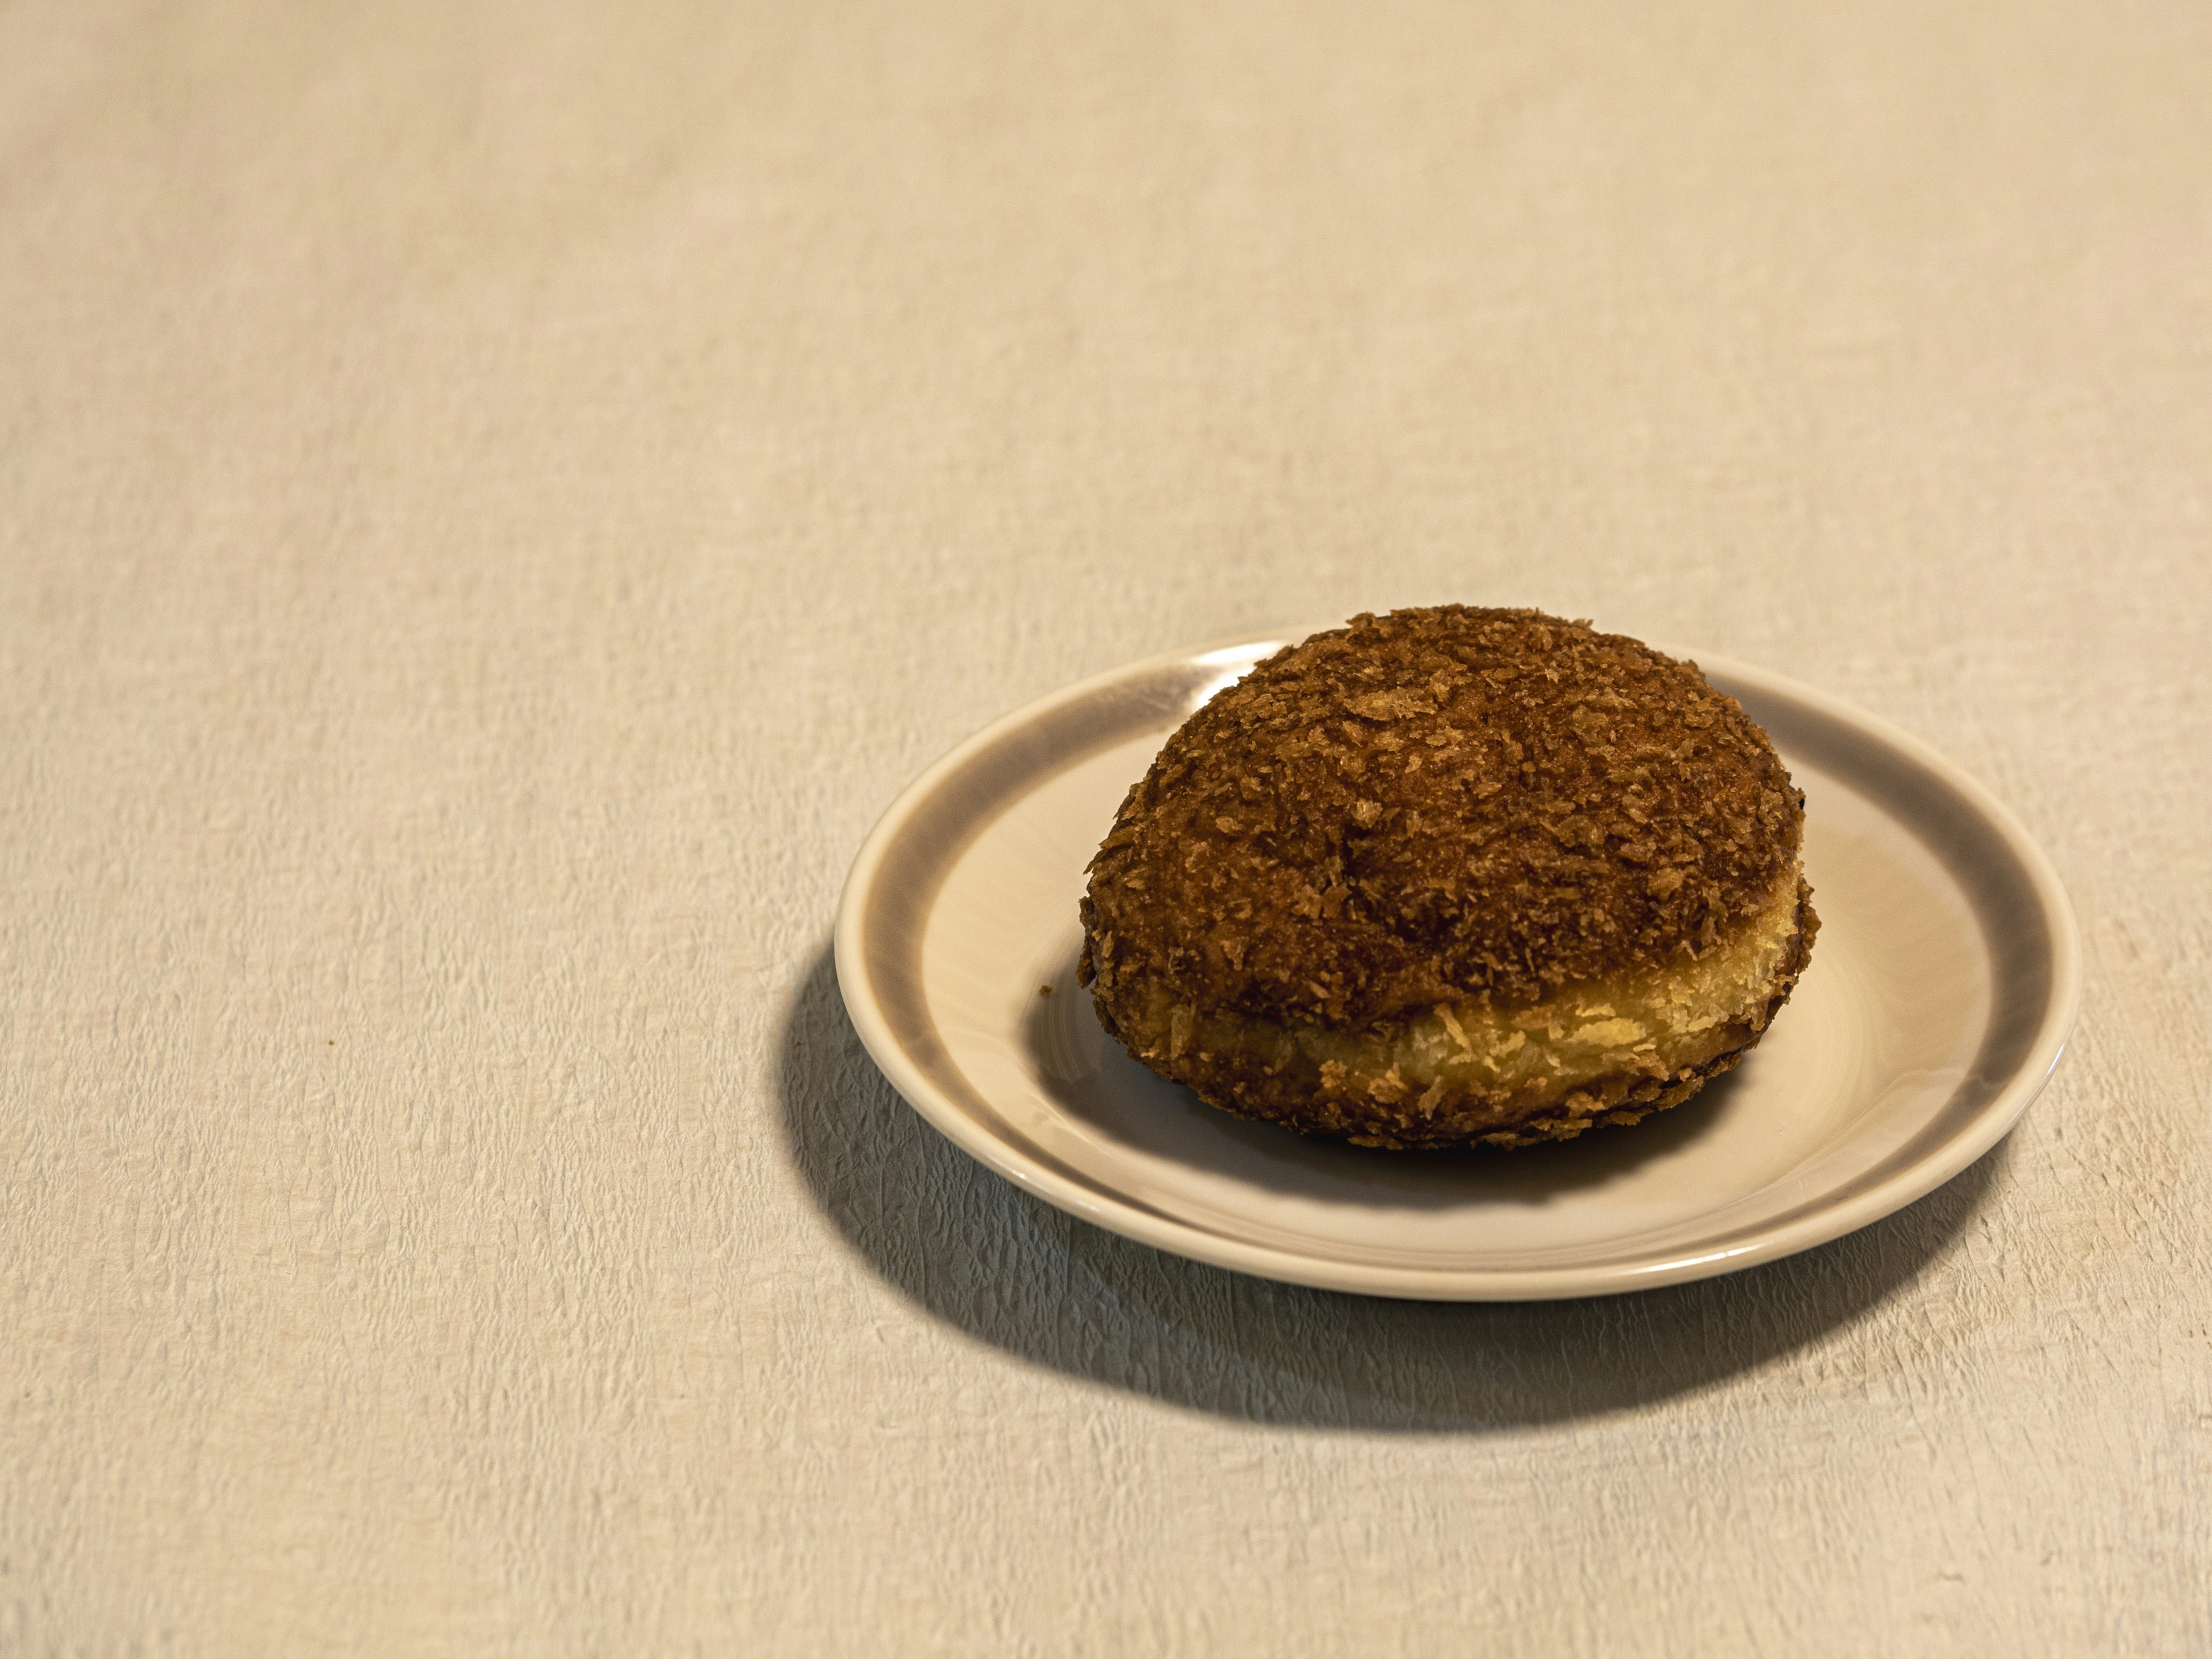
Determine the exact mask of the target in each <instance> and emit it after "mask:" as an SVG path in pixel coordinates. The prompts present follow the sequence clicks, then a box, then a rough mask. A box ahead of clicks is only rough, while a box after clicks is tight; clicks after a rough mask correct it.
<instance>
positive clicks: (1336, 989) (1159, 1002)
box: [1078, 605, 1818, 1147]
mask: <svg viewBox="0 0 2212 1659" xmlns="http://www.w3.org/2000/svg"><path fill="white" fill-rule="evenodd" d="M1803 805H1804V797H1803V796H1802V794H1801V793H1799V792H1798V791H1797V790H1796V788H1794V787H1792V786H1791V784H1790V776H1789V774H1788V773H1787V772H1785V771H1784V769H1783V766H1782V763H1781V761H1780V759H1779V758H1778V757H1777V756H1776V754H1775V752H1774V748H1773V745H1772V744H1771V743H1769V742H1768V741H1767V738H1766V734H1765V732H1762V731H1760V730H1759V727H1758V726H1756V725H1754V724H1753V722H1752V720H1750V718H1749V717H1748V716H1747V715H1746V714H1745V713H1744V712H1743V709H1742V708H1741V706H1740V705H1739V704H1738V703H1737V702H1735V699H1734V698H1732V697H1728V696H1723V695H1722V694H1721V693H1720V692H1718V691H1716V690H1713V688H1712V687H1711V685H1710V684H1707V683H1706V681H1705V677H1704V675H1702V674H1701V673H1699V671H1698V669H1697V666H1696V665H1695V664H1692V663H1686V662H1677V661H1675V660H1674V659H1672V658H1669V657H1666V656H1662V654H1661V653H1658V652H1656V651H1654V650H1652V649H1651V648H1650V647H1648V646H1645V645H1643V644H1641V643H1639V642H1638V641H1635V640H1632V639H1627V638H1625V637H1623V636H1622V635H1617V634H1601V633H1598V632H1597V631H1595V629H1592V628H1591V627H1590V626H1589V623H1583V622H1563V621H1561V620H1559V618H1557V617H1547V616H1546V615H1544V614H1543V613H1542V612H1541V611H1495V610H1479V609H1475V608H1473V607H1469V606H1465V605H1444V606H1440V607H1437V608H1436V609H1433V610H1418V611H1393V612H1391V613H1390V614H1389V615H1388V616H1385V617H1373V616H1359V617H1353V618H1352V622H1351V623H1350V624H1349V625H1348V626H1347V627H1345V628H1342V629H1332V630H1330V631H1329V632H1327V633H1323V634H1317V635H1314V636H1313V637H1312V638H1310V639H1309V640H1306V641H1304V642H1303V643H1302V644H1298V645H1295V646H1291V647H1287V648H1286V649H1285V650H1282V651H1279V652H1278V653H1275V655H1274V656H1273V657H1271V658H1269V659H1267V661H1265V662H1263V663H1261V664H1260V665H1258V666H1257V667H1256V668H1255V669H1254V670H1253V671H1251V672H1250V673H1249V674H1248V675H1246V676H1245V677H1244V678H1243V679H1241V680H1239V681H1238V682H1237V684H1235V685H1233V686H1231V687H1230V688H1229V689H1228V690H1225V691H1223V692H1222V693H1221V694H1220V695H1219V696H1216V697H1215V698H1213V699H1212V701H1211V702H1208V703H1206V706H1205V707H1204V708H1200V710H1199V711H1198V712H1197V713H1196V714H1193V715H1192V716H1191V717H1190V718H1189V719H1188V720H1186V721H1185V722H1184V723H1183V725H1182V727H1181V728H1180V729H1179V730H1178V731H1177V732H1176V733H1175V735H1174V736H1173V737H1171V738H1169V739H1168V742H1167V744H1166V746H1165V747H1164V749H1162V750H1161V751H1160V754H1159V757H1158V759H1157V760H1156V761H1154V762H1153V763H1152V769H1151V770H1150V771H1149V772H1147V773H1146V775H1145V776H1144V778H1143V780H1142V781H1140V782H1139V783H1138V784H1137V786H1136V787H1134V788H1133V789H1132V790H1131V791H1130V792H1129V794H1128V797H1127V799H1125V800H1124V801H1123V802H1122V804H1121V811H1120V813H1119V814H1118V816H1117V817H1115V823H1114V827H1113V829H1112V831H1111V833H1110V834H1109V835H1108V836H1107V837H1106V840H1105V842H1104V844H1103V846H1101V847H1100V848H1099V849H1098V854H1097V857H1096V858H1094V859H1093V860H1091V883H1090V889H1089V891H1088V893H1087V894H1086V895H1085V898H1084V900H1083V907H1082V916H1083V929H1084V943H1083V957H1082V962H1081V964H1080V966H1079V969H1078V978H1079V981H1081V982H1082V983H1084V984H1085V985H1087V986H1089V987H1091V997H1092V1006H1094V1007H1095V1008H1096V1009H1097V1014H1098V1018H1099V1021H1100V1023H1101V1024H1103V1025H1104V1026H1105V1028H1106V1030H1108V1031H1109V1033H1111V1034H1112V1035H1113V1036H1115V1037H1116V1038H1118V1039H1119V1040H1120V1041H1121V1042H1122V1043H1124V1044H1125V1045H1126V1046H1127V1048H1128V1049H1129V1051H1130V1053H1131V1054H1134V1055H1135V1056H1136V1057H1137V1058H1138V1059H1139V1060H1141V1061H1142V1062H1143V1063H1144V1064H1145V1065H1146V1066H1150V1067H1151V1068H1152V1070H1153V1071H1155V1072H1158V1073H1160V1074H1161V1075H1162V1076H1164V1077H1167V1078H1170V1079H1174V1080H1175V1081H1176V1082H1178V1083H1183V1084H1188V1085H1189V1086H1190V1087H1191V1088H1192V1089H1194V1090H1195V1091H1197V1092H1198V1094H1199V1095H1200V1097H1202V1098H1204V1099H1205V1100H1206V1101H1208V1102H1210V1103H1212V1104H1213V1105H1215V1106H1218V1107H1220V1108H1221V1109H1224V1110H1225V1111H1230V1112H1234V1113H1236V1114H1237V1115H1240V1116H1244V1117H1251V1118H1261V1119H1265V1120H1267V1121H1271V1122H1275V1123H1279V1124H1283V1125H1285V1126H1286V1127H1290V1128H1293V1129H1297V1130H1300V1131H1302V1132H1304V1133H1308V1134H1321V1135H1334V1136H1340V1137H1343V1138H1345V1139H1350V1140H1352V1141H1355V1142H1357V1143H1358V1144H1359V1145H1362V1146H1393V1147H1424V1146H1464V1145H1468V1144H1470V1143H1474V1142H1486V1143H1488V1144H1489V1145H1492V1146H1524V1145H1527V1144H1528V1143H1531V1142H1534V1141H1540V1140H1554V1139H1569V1138H1571V1137H1572V1136H1575V1135H1577V1134H1580V1133H1582V1132H1583V1130H1585V1129H1587V1128H1589V1127H1590V1126H1591V1125H1593V1124H1595V1123H1633V1122H1635V1121H1638V1119H1640V1118H1642V1117H1643V1116H1644V1115H1646V1114H1647V1113H1650V1112H1654V1111H1657V1110H1659V1109H1662V1108H1663V1107H1668V1106H1674V1105H1677V1104H1680V1103H1681V1102H1683V1101H1685V1100H1687V1099H1688V1098H1689V1097H1691V1096H1692V1095H1693V1094H1695V1093H1696V1092H1697V1091H1698V1090H1699V1088H1700V1087H1702V1086H1703V1085H1704V1084H1705V1081H1706V1080H1707V1079H1710V1078H1712V1077H1714V1076H1716V1075H1717V1074H1718V1073H1722V1072H1724V1071H1727V1070H1728V1069H1729V1067H1731V1066H1734V1065H1735V1063H1736V1062H1737V1061H1738V1060H1741V1058H1742V1056H1743V1054H1744V1052H1745V1051H1746V1050H1747V1049H1748V1048H1750V1047H1751V1046H1752V1045H1753V1043H1755V1042H1758V1041H1759V1037H1760V1036H1761V1034H1762V1033H1764V1032H1765V1030H1766V1027H1767V1023H1768V1021H1769V1020H1771V1018H1773V1016H1774V1013H1775V1012H1776V1010H1778V1008H1780V1006H1782V1004H1783V1003H1784V1001H1785V1000H1787V999H1788V997H1789V995H1790V987H1792V986H1793V985H1795V984H1796V981H1797V976H1798V975H1799V974H1800V973H1802V971H1803V969H1804V967H1805V963H1806V960H1807V957H1808V953H1809V952H1810V950H1811V948H1812V943H1813V935H1814V930H1815V928H1816V927H1817V926H1818V921H1817V919H1816V918H1815V917H1814V913H1813V907H1812V903H1811V896H1812V893H1811V889H1810V888H1809V887H1808V886H1807V885H1806V883H1805V879H1804V876H1803V873H1802V869H1801V867H1800V861H1799V850H1800V846H1801V843H1802V838H1803V823H1804V814H1803Z"/></svg>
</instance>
